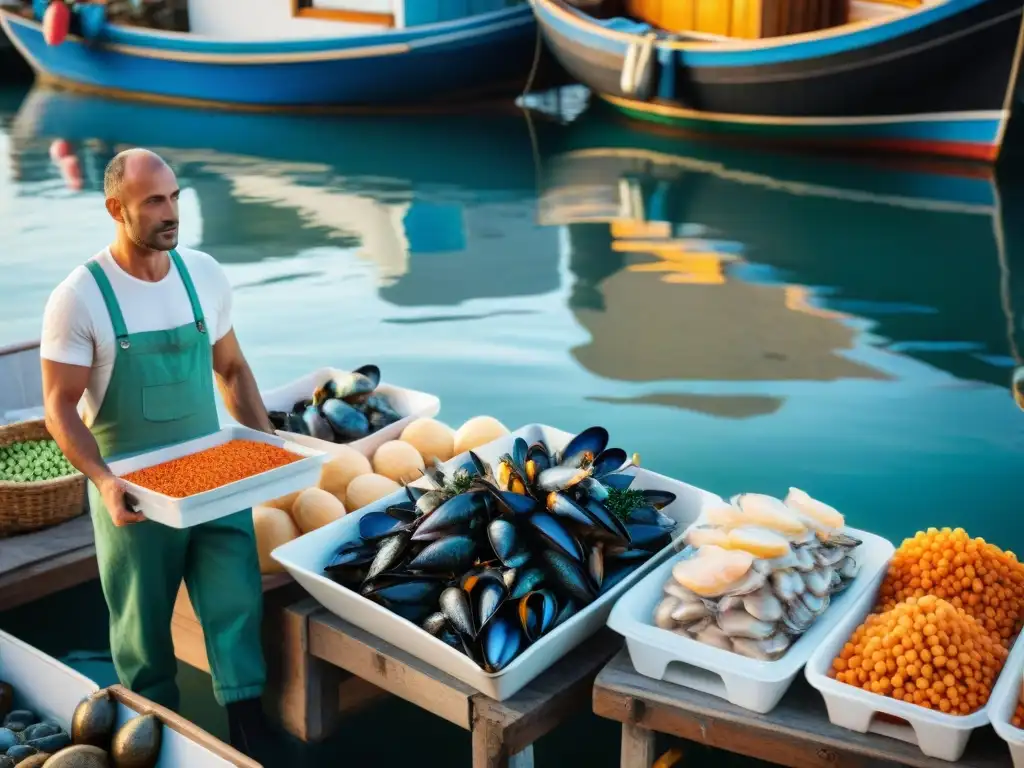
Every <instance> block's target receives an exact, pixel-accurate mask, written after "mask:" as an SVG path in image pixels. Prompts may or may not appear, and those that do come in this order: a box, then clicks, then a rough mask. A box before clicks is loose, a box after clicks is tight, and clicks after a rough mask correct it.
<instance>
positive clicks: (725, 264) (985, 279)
mask: <svg viewBox="0 0 1024 768" xmlns="http://www.w3.org/2000/svg"><path fill="white" fill-rule="evenodd" d="M59 138H62V139H65V140H67V141H69V142H70V143H71V145H72V148H73V150H74V153H75V155H76V157H77V158H78V160H79V164H80V168H81V171H82V176H83V183H82V189H81V190H75V189H71V188H69V186H68V184H67V183H66V179H65V178H63V177H62V175H61V170H60V169H59V168H58V167H57V166H55V165H54V164H53V162H52V161H51V160H50V156H49V146H50V143H51V142H52V141H53V140H55V139H59ZM130 145H144V146H147V147H150V148H153V149H155V150H157V151H159V152H160V153H161V154H163V156H164V157H165V158H166V159H167V160H168V161H169V162H170V163H171V164H172V165H173V166H174V167H175V169H176V170H177V172H178V174H179V178H180V180H181V184H182V186H183V189H184V190H185V192H184V194H183V197H182V208H181V217H182V220H181V237H182V244H183V245H186V246H189V247H194V248H200V249H203V250H206V251H208V252H209V253H211V254H212V255H214V256H215V257H216V258H218V259H219V260H220V261H221V262H222V263H223V264H224V265H225V268H226V269H227V272H228V275H229V276H230V278H231V280H232V283H233V285H234V287H235V304H234V307H235V308H234V323H235V328H236V330H237V332H238V335H239V337H240V339H241V342H242V344H243V347H244V349H245V352H246V354H247V355H248V357H249V359H250V361H251V363H252V365H253V368H254V370H255V373H256V376H257V378H258V380H259V383H260V385H261V387H263V388H271V387H275V386H278V385H280V384H283V383H286V382H288V381H289V380H291V379H294V378H296V377H298V376H300V375H302V374H304V373H306V372H308V371H309V370H311V369H314V368H318V367H321V366H325V365H335V366H346V365H350V366H355V365H360V364H363V363H366V362H374V363H377V364H378V365H380V366H381V368H382V370H383V372H384V375H385V377H386V378H387V379H388V380H390V381H393V382H397V383H400V384H402V385H405V386H409V387H413V388H416V389H421V390H426V391H429V392H433V393H435V394H437V395H439V396H440V397H441V399H442V409H441V413H440V418H442V419H443V420H445V421H447V422H448V423H450V424H452V425H453V426H458V425H459V424H461V423H462V422H463V421H464V420H465V419H467V418H469V417H471V416H474V415H478V414H490V415H493V416H496V417H497V418H499V419H501V420H502V421H503V422H504V423H505V424H507V425H508V426H510V427H513V428H514V427H518V426H521V425H523V424H526V423H530V422H542V423H547V424H551V425H553V426H556V427H559V428H562V429H565V430H570V431H575V430H579V429H582V428H584V427H586V426H588V425H590V424H602V425H604V426H606V427H607V428H608V429H609V430H610V432H611V434H612V438H613V441H614V443H615V444H616V445H620V446H622V447H623V448H625V449H626V450H628V451H638V452H639V453H640V454H641V457H642V462H643V464H644V465H645V466H648V467H650V468H652V469H654V470H656V471H659V472H662V473H665V474H668V475H671V476H674V477H678V478H680V479H683V480H685V481H687V482H690V483H693V484H695V485H698V486H701V487H704V488H707V489H709V490H712V491H714V492H716V493H720V494H732V493H736V492H740V491H760V492H766V493H772V494H775V495H780V496H781V495H784V494H785V493H786V490H787V488H788V487H789V486H790V485H795V486H798V487H801V488H803V489H805V490H807V491H808V492H810V493H811V494H813V495H815V496H817V497H819V498H821V499H823V500H825V501H827V502H828V503H830V504H833V505H834V506H836V507H838V508H839V509H841V510H842V511H843V512H844V513H845V514H846V516H847V520H848V522H849V523H850V524H852V525H854V526H857V527H859V528H865V529H869V530H872V531H875V532H877V533H879V534H881V535H883V536H886V537H888V538H890V539H891V540H893V541H894V542H895V543H897V544H898V543H899V541H900V540H901V539H902V538H903V537H904V536H908V535H912V534H913V533H914V532H915V531H917V530H918V529H920V528H923V527H927V526H933V525H934V526H943V525H952V526H956V525H963V526H965V527H966V528H967V529H968V531H969V532H970V533H971V534H972V535H976V536H983V537H985V538H986V539H989V540H992V541H994V542H995V543H997V544H999V545H1001V546H1003V547H1006V548H1011V549H1017V550H1018V551H1019V550H1020V549H1021V548H1024V526H1022V525H1020V523H1019V519H1018V516H1017V509H1018V506H1019V499H1020V481H1019V478H1020V477H1021V471H1022V469H1024V413H1022V412H1021V411H1020V410H1018V408H1017V407H1016V406H1015V404H1014V401H1013V398H1012V397H1011V394H1010V392H1009V387H1008V385H1009V381H1010V376H1011V373H1012V370H1013V367H1014V365H1015V364H1020V363H1021V360H1020V359H1019V352H1018V351H1017V345H1018V344H1020V343H1022V342H1021V340H1020V339H1021V315H1020V314H1019V312H1020V311H1024V310H1022V309H1021V308H1022V307H1024V224H1022V223H1021V222H1024V175H1022V174H1020V173H1019V172H1017V171H1016V170H1015V169H1014V168H1012V167H1007V168H1003V169H1000V173H999V176H998V178H997V179H989V178H985V177H965V176H963V175H957V174H952V173H950V172H949V171H948V169H934V168H927V169H925V168H923V167H916V168H912V169H896V168H893V167H892V166H877V167H875V166H872V165H871V164H869V163H866V162H865V161H860V160H858V161H856V162H854V161H843V160H836V159H829V158H824V157H803V158H801V157H786V156H777V155H769V154H757V153H754V152H750V151H745V150H741V149H735V148H726V147H722V146H718V145H710V144H700V143H693V142H684V141H682V140H680V139H678V138H669V137H666V136H664V135H661V134H658V133H654V132H651V131H650V130H646V129H645V130H641V129H639V128H637V127H631V126H630V125H629V124H626V123H623V122H621V121H619V120H618V119H616V118H613V117H612V116H609V115H606V114H603V113H601V112H599V111H597V110H588V111H587V112H586V113H585V114H584V115H583V116H582V117H581V118H579V119H578V120H576V121H574V122H572V123H570V124H568V125H561V124H558V123H556V122H554V121H551V120H547V119H543V118H540V117H538V116H534V117H533V118H532V119H531V120H528V119H527V118H526V117H525V116H524V114H522V113H520V112H519V111H518V110H513V111H510V112H509V113H507V114H503V115H471V116H463V117H451V116H449V117H417V118H410V117H405V118H352V119H348V120H337V119H316V120H314V119H307V118H292V117H283V116H258V117H254V116H239V115H223V114H210V113H202V112H191V111H178V110H174V109H170V108H163V107H152V106H141V105H127V104H119V103H115V102H104V101H98V100H95V99H87V98H83V97H72V96H68V95H60V94H55V93H48V92H42V91H36V92H32V93H30V94H27V95H26V94H25V93H23V92H15V91H8V92H3V91H0V266H2V267H3V274H4V276H5V278H4V280H3V281H0V345H3V344H5V343H9V342H15V341H20V340H24V339H28V338H35V337H36V336H37V335H38V332H39V322H40V315H41V311H42V307H43V305H44V303H45V301H46V298H47V296H48V294H49V292H50V290H51V289H52V288H53V286H54V285H56V283H57V282H59V281H60V280H61V279H62V278H63V277H64V276H65V275H66V274H67V272H68V271H70V270H71V269H72V268H73V267H74V266H75V265H77V264H79V263H81V262H82V261H83V260H85V259H86V258H88V257H89V256H90V255H92V254H93V253H94V252H95V251H97V250H99V249H100V248H102V247H103V246H104V244H105V243H106V242H107V241H108V240H109V239H110V236H111V226H110V223H109V220H108V218H107V216H106V214H105V212H104V210H103V205H102V194H101V191H100V188H101V177H102V170H103V167H104V165H105V163H106V161H107V159H109V157H110V156H111V155H112V154H113V153H114V152H116V151H117V150H118V149H120V148H122V147H124V146H130ZM1015 308H1016V310H1015ZM105 619H106V617H105V608H104V606H103V601H102V596H101V595H100V591H99V587H98V584H88V585H84V586H82V587H80V588H77V589H75V590H70V591H68V592H66V593H63V594H58V595H55V596H53V597H51V598H48V599H46V600H44V601H40V602H39V603H35V604H32V605H29V606H25V607H23V608H21V609H18V610H15V611H12V612H9V613H7V614H3V615H0V627H2V628H3V629H5V630H7V631H10V632H12V633H14V634H16V635H18V636H21V637H24V638H25V639H26V640H28V641H29V642H32V643H34V644H36V645H38V646H39V647H41V648H43V649H44V650H46V651H48V652H50V653H53V654H55V655H57V656H60V657H63V658H66V659H68V660H69V661H71V662H72V663H73V664H74V665H75V666H78V667H79V668H81V669H83V670H85V671H87V672H88V673H89V674H93V675H94V676H96V677H97V680H98V681H99V682H101V683H105V682H111V681H112V672H111V667H110V665H109V662H108V661H106V660H105V654H106V649H107V643H106V628H105ZM181 682H182V685H183V687H184V690H185V695H186V702H185V714H186V715H188V716H190V717H193V718H194V719H196V720H197V721H198V722H199V723H200V724H201V725H203V726H204V727H207V728H208V729H210V730H212V731H214V732H215V733H220V734H222V733H223V732H224V722H223V718H222V715H221V713H220V712H219V710H217V708H216V707H215V706H214V705H213V703H212V696H211V695H210V688H209V679H208V678H207V677H206V676H205V675H201V674H199V673H198V672H196V671H195V670H191V669H189V668H187V667H184V666H183V667H182V671H181ZM398 733H400V734H401V736H400V737H399V738H396V735H397V734H398ZM617 739H618V730H617V729H616V728H615V727H614V726H613V725H612V724H611V723H607V722H604V721H601V720H599V719H597V718H596V717H594V716H592V715H588V714H584V715H581V716H579V717H578V718H576V719H575V720H574V721H573V722H571V723H570V724H569V725H568V726H566V727H565V728H563V729H561V730H560V731H559V732H558V733H557V734H556V735H554V736H552V737H549V738H546V739H544V740H543V741H542V742H541V743H540V744H539V746H538V749H537V757H538V761H539V763H540V765H543V766H555V765H563V764H568V763H567V762H566V761H567V760H570V759H571V762H572V764H586V765H592V766H613V765H616V764H617V743H618V742H617ZM416 742H422V743H423V744H430V753H431V754H432V755H435V757H436V759H433V760H431V764H436V765H468V764H469V761H468V750H469V737H468V735H467V734H465V733H463V732H462V731H460V730H459V729H457V728H455V727H454V726H449V725H448V724H447V723H443V722H441V721H439V720H437V719H436V718H433V717H431V716H429V715H426V714H424V713H421V712H418V711H417V710H415V708H413V707H411V706H409V705H406V704H404V703H403V702H388V703H386V704H383V705H381V706H380V707H377V708H374V709H372V710H370V711H368V712H366V713H364V714H361V715H360V716H358V717H356V718H354V719H353V720H351V721H349V722H347V723H346V725H345V726H344V728H343V730H342V733H340V734H339V735H338V736H337V737H336V738H335V739H333V740H332V741H331V742H330V743H328V744H325V745H322V746H320V747H318V748H315V749H308V748H304V749H299V748H298V747H297V746H295V745H294V744H291V743H290V742H287V743H286V742H285V740H282V744H283V746H282V749H283V750H286V751H287V750H294V751H293V752H290V753H289V755H290V757H289V759H293V760H297V761H298V762H299V763H300V764H303V765H327V764H334V761H335V760H337V759H339V757H341V756H344V757H345V758H346V759H351V760H354V761H355V762H354V763H353V764H356V765H360V764H363V763H364V761H369V760H371V759H372V760H374V762H375V764H377V765H382V766H383V765H396V766H397V765H405V764H409V763H410V762H412V761H413V760H415V761H416V762H417V764H423V763H422V762H421V760H420V758H421V757H422V754H423V753H422V752H419V751H417V753H416V756H415V757H412V756H411V754H412V753H410V751H409V750H410V749H411V746H410V745H412V744H415V743H416ZM282 759H284V758H282ZM584 759H585V760H586V762H585V763H584V762H583V760H584Z"/></svg>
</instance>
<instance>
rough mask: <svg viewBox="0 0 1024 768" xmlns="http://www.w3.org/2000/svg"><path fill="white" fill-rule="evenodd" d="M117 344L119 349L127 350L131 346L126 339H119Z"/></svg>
mask: <svg viewBox="0 0 1024 768" xmlns="http://www.w3.org/2000/svg"><path fill="white" fill-rule="evenodd" d="M119 343H120V345H121V349H128V347H130V346H131V345H132V343H131V342H130V341H128V339H127V338H122V339H120V342H119Z"/></svg>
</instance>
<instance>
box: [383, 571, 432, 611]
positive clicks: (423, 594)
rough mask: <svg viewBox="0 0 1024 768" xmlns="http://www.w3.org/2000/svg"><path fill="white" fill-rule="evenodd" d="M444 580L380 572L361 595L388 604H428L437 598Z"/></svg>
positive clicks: (425, 576)
mask: <svg viewBox="0 0 1024 768" xmlns="http://www.w3.org/2000/svg"><path fill="white" fill-rule="evenodd" d="M443 589H444V581H442V580H440V579H435V578H431V577H429V576H427V575H416V576H413V575H411V574H401V575H399V574H387V575H385V574H381V575H380V576H379V577H378V579H377V581H376V582H371V583H368V584H367V585H366V586H365V587H364V588H363V595H364V596H366V597H369V598H372V599H374V600H379V601H381V602H385V603H388V604H394V605H399V604H403V603H404V604H410V605H411V604H417V605H428V604H431V603H433V602H434V601H435V600H437V599H438V595H440V594H441V591H442V590H443Z"/></svg>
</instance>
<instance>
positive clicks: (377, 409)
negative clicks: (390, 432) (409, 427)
mask: <svg viewBox="0 0 1024 768" xmlns="http://www.w3.org/2000/svg"><path fill="white" fill-rule="evenodd" d="M366 407H367V408H368V409H369V410H371V411H373V412H374V413H376V414H377V415H379V416H382V417H383V418H385V419H387V423H388V424H394V423H395V422H396V421H401V419H402V414H400V413H399V412H398V411H396V410H395V409H394V408H392V407H391V403H389V402H388V399H387V398H386V397H384V396H383V395H381V394H375V395H370V396H369V397H368V398H366Z"/></svg>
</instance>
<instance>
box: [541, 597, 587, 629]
mask: <svg viewBox="0 0 1024 768" xmlns="http://www.w3.org/2000/svg"><path fill="white" fill-rule="evenodd" d="M579 609H580V608H579V606H578V605H576V603H575V601H573V600H563V601H562V608H561V610H560V611H559V612H558V615H557V616H555V620H554V621H553V622H552V623H551V629H555V628H557V627H560V626H561V625H562V624H563V623H564V622H565V621H566V620H568V619H571V618H572V617H573V616H575V615H576V613H578V612H579ZM549 631H550V630H549Z"/></svg>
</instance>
